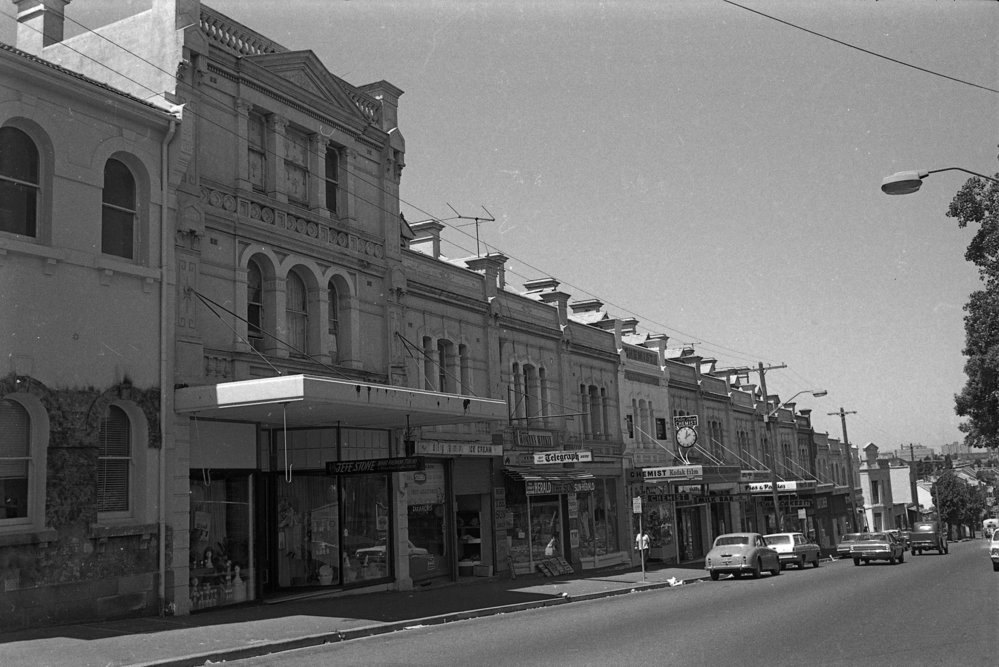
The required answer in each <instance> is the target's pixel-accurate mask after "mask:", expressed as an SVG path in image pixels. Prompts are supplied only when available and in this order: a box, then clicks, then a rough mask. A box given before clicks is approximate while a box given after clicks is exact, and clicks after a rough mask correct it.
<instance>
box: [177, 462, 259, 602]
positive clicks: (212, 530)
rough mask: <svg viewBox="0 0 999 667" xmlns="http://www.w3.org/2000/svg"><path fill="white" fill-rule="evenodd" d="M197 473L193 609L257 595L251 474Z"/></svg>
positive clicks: (192, 529)
mask: <svg viewBox="0 0 999 667" xmlns="http://www.w3.org/2000/svg"><path fill="white" fill-rule="evenodd" d="M193 472H194V473H195V474H193V475H192V478H191V517H190V545H191V546H190V552H189V553H190V580H189V582H188V584H189V586H188V591H189V593H188V594H189V597H190V606H191V609H192V610H197V609H206V608H208V607H218V606H222V605H228V604H237V603H240V602H245V601H247V600H252V599H254V598H255V597H256V591H255V583H254V571H255V564H254V559H253V545H252V539H251V526H250V517H251V516H252V515H253V512H252V503H251V478H250V476H249V475H247V474H232V473H229V474H225V473H220V472H218V471H215V472H213V471H210V470H202V471H193Z"/></svg>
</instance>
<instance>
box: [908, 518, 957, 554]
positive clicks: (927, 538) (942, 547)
mask: <svg viewBox="0 0 999 667" xmlns="http://www.w3.org/2000/svg"><path fill="white" fill-rule="evenodd" d="M909 548H910V549H912V554H913V555H914V556H916V555H919V554H921V553H923V551H926V550H928V549H933V550H935V551H936V552H937V553H938V554H945V553H948V552H950V547H948V546H947V529H946V528H944V527H943V524H941V523H940V522H939V521H919V522H917V523H916V524H915V525H913V526H912V530H911V531H909Z"/></svg>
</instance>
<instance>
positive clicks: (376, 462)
mask: <svg viewBox="0 0 999 667" xmlns="http://www.w3.org/2000/svg"><path fill="white" fill-rule="evenodd" d="M423 468H424V459H423V457H422V456H403V457H397V458H390V459H359V460H357V461H327V462H326V474H327V475H365V474H368V473H378V472H413V471H416V470H423Z"/></svg>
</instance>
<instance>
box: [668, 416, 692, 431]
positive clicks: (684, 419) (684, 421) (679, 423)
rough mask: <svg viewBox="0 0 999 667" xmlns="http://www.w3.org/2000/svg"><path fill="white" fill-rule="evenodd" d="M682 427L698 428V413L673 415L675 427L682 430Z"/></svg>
mask: <svg viewBox="0 0 999 667" xmlns="http://www.w3.org/2000/svg"><path fill="white" fill-rule="evenodd" d="M681 428H697V415H682V416H680V417H673V429H674V430H680V429H681Z"/></svg>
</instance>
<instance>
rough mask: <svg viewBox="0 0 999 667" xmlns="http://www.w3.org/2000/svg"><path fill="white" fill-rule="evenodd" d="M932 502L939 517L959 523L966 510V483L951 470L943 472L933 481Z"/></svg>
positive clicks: (967, 499) (948, 521)
mask: <svg viewBox="0 0 999 667" xmlns="http://www.w3.org/2000/svg"><path fill="white" fill-rule="evenodd" d="M932 492H933V498H934V504H935V505H936V507H937V513H938V514H939V516H940V518H941V519H943V520H944V521H946V522H947V523H950V524H960V523H963V522H964V518H965V516H966V515H967V512H968V504H969V493H968V485H967V484H965V483H964V482H962V481H961V480H960V479H958V478H957V475H955V474H954V473H952V472H945V473H944V474H942V475H940V477H938V478H937V481H936V482H934V483H933V489H932Z"/></svg>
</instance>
